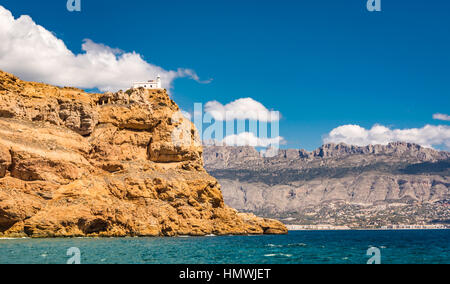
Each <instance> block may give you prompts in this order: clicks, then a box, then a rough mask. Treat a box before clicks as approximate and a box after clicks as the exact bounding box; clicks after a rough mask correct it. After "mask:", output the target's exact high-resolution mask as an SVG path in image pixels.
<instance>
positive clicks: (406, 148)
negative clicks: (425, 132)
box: [204, 143, 450, 227]
mask: <svg viewBox="0 0 450 284" xmlns="http://www.w3.org/2000/svg"><path fill="white" fill-rule="evenodd" d="M204 161H205V167H206V169H207V170H208V171H209V172H210V173H211V174H212V175H213V176H214V177H216V178H217V179H219V181H220V183H221V184H222V191H223V194H224V198H225V202H226V203H228V204H229V205H230V206H232V207H234V208H237V209H239V210H244V211H248V212H254V213H257V214H260V215H263V216H266V217H274V218H279V219H284V221H285V222H286V223H293V224H320V223H326V224H332V225H349V226H353V227H379V226H382V225H388V224H422V223H445V222H448V221H449V220H450V208H449V207H448V206H449V204H450V153H449V152H440V151H436V150H433V149H429V148H424V147H421V146H419V145H415V144H410V143H391V144H389V145H374V146H372V145H370V146H366V147H358V146H350V145H345V144H339V145H335V144H327V145H324V146H322V147H321V148H319V149H317V150H315V151H313V152H308V151H305V150H292V149H291V150H280V152H279V154H278V155H277V156H276V157H273V158H264V157H261V155H260V154H259V153H258V152H257V151H256V150H255V149H254V148H252V147H217V146H211V147H205V149H204Z"/></svg>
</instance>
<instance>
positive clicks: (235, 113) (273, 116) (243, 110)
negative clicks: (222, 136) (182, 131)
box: [205, 98, 280, 122]
mask: <svg viewBox="0 0 450 284" xmlns="http://www.w3.org/2000/svg"><path fill="white" fill-rule="evenodd" d="M205 112H206V113H209V114H210V115H211V116H212V117H213V118H214V119H215V120H218V121H230V120H246V119H249V120H259V121H262V122H273V121H279V120H280V113H279V112H278V111H269V110H268V109H267V108H266V107H265V106H264V105H263V104H261V103H260V102H258V101H255V100H254V99H252V98H242V99H238V100H235V101H233V102H231V103H229V104H226V105H223V104H221V103H219V102H217V101H211V102H208V103H206V104H205Z"/></svg>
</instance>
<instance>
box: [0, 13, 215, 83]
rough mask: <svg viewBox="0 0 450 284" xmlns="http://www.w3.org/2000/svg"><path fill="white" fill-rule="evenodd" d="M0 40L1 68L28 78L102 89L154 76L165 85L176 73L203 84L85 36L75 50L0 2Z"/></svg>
mask: <svg viewBox="0 0 450 284" xmlns="http://www.w3.org/2000/svg"><path fill="white" fill-rule="evenodd" d="M0 42H1V44H0V69H2V70H4V71H7V72H10V73H14V74H15V75H18V76H19V77H21V78H22V79H24V80H29V81H39V82H45V83H49V84H54V85H58V86H75V87H79V88H86V89H94V88H98V89H100V90H101V91H117V90H119V89H128V88H129V87H130V86H131V85H132V83H133V81H146V80H149V79H152V78H155V77H156V75H157V74H160V75H161V79H162V81H163V87H164V88H167V89H170V88H172V83H173V80H174V79H176V78H180V77H188V78H191V79H194V80H196V81H199V82H201V83H208V81H203V82H202V81H200V79H199V77H198V75H197V74H196V73H195V72H194V71H193V70H190V69H182V68H179V69H177V70H165V69H163V68H161V67H159V66H156V65H153V64H151V63H148V62H146V61H145V60H144V59H143V57H142V56H141V55H140V54H138V53H136V52H124V51H122V50H120V49H116V48H111V47H108V46H106V45H103V44H99V43H95V42H94V41H92V40H90V39H86V40H84V42H83V44H82V51H83V52H82V53H80V54H74V53H73V52H72V51H70V50H69V49H68V48H67V46H66V45H65V43H64V42H63V41H62V40H61V39H59V38H57V37H56V36H55V35H54V34H53V33H52V32H50V31H48V30H46V29H45V28H44V27H42V26H40V25H38V24H36V23H35V22H34V21H33V19H32V18H31V17H29V16H27V15H23V16H20V17H19V18H17V19H15V18H14V16H13V15H12V14H11V12H10V11H9V10H7V9H5V8H4V7H3V6H0Z"/></svg>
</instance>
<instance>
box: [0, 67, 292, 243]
mask: <svg viewBox="0 0 450 284" xmlns="http://www.w3.org/2000/svg"><path fill="white" fill-rule="evenodd" d="M284 233H287V230H286V227H285V226H284V225H283V224H281V223H280V222H278V221H274V220H268V219H262V218H258V217H256V216H254V215H251V214H242V213H239V212H237V211H236V210H234V209H232V208H230V207H228V206H226V205H225V204H224V202H223V198H222V193H221V191H220V185H219V184H218V183H217V181H216V180H215V179H214V178H213V177H211V176H210V175H209V174H208V173H207V172H206V171H205V170H204V169H203V161H202V147H201V143H200V140H199V138H198V134H197V132H196V130H195V128H194V126H193V125H192V123H191V122H190V121H189V120H187V119H185V118H184V117H183V116H182V115H181V113H180V112H179V108H178V106H177V105H176V104H175V103H174V102H173V101H172V100H171V99H170V98H169V96H168V95H167V94H166V92H165V91H158V90H143V89H140V90H137V89H135V90H129V91H127V92H125V93H124V92H118V93H114V94H113V93H105V94H87V93H85V92H83V91H81V90H78V89H74V88H57V87H54V86H49V85H45V84H39V83H30V82H24V81H21V80H20V79H18V78H17V77H15V76H13V75H10V74H7V73H4V72H1V71H0V236H3V237H24V236H29V237H75V236H102V237H110V236H116V237H123V236H177V235H193V236H203V235H208V234H216V235H224V234H284Z"/></svg>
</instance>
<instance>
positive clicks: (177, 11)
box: [0, 0, 450, 150]
mask: <svg viewBox="0 0 450 284" xmlns="http://www.w3.org/2000/svg"><path fill="white" fill-rule="evenodd" d="M381 1H382V9H383V11H382V12H377V13H370V12H368V11H367V9H366V0H352V1H335V0H320V1H318V0H303V1H292V0H279V1H266V0H257V1H256V0H240V1H237V0H227V1H223V0H214V1H206V0H191V1H185V0H184V1H183V0H157V1H155V0H152V1H137V0H128V1H106V0H102V1H100V0H97V1H90V0H81V2H82V11H81V12H80V13H76V12H73V13H70V12H68V11H67V10H66V1H65V0H57V1H55V0H52V1H28V0H1V1H0V5H2V6H4V7H5V8H6V9H8V10H10V11H11V12H12V13H13V15H14V16H15V17H18V16H20V15H23V14H26V15H30V16H31V17H32V19H33V21H34V22H36V23H37V24H39V25H42V26H43V27H45V29H47V30H49V31H52V32H53V33H54V35H55V36H56V37H58V38H59V39H61V40H63V41H64V43H65V44H66V46H67V47H68V48H69V49H70V50H71V51H73V52H74V53H82V52H83V51H82V50H81V43H82V41H83V40H84V39H86V38H88V39H91V40H93V41H95V42H97V43H102V44H104V45H107V46H110V47H113V48H120V49H121V50H124V51H126V52H132V51H135V52H137V53H139V54H141V55H142V56H143V57H144V59H145V60H146V61H147V62H150V63H152V64H155V65H157V66H161V67H162V68H164V69H167V70H176V69H177V68H180V67H181V68H189V69H192V70H195V72H196V73H197V74H198V76H199V77H200V79H201V80H207V79H210V78H212V79H213V81H212V82H211V83H209V84H202V83H198V82H196V81H194V80H189V79H187V78H181V79H177V80H175V81H174V85H173V86H174V88H173V90H172V96H173V98H174V100H175V101H176V102H177V103H178V104H179V105H180V107H181V108H182V109H184V110H187V111H193V104H194V103H195V102H203V103H206V102H208V101H213V100H217V101H219V102H221V103H223V104H227V103H230V102H232V101H234V100H237V99H240V98H246V97H251V98H253V99H254V100H256V101H258V102H260V103H262V104H263V105H264V106H265V107H266V108H268V109H270V110H276V111H279V112H280V113H281V115H282V119H281V121H280V135H281V136H283V137H284V138H285V140H286V141H287V144H286V145H284V147H290V148H306V149H309V150H311V149H314V148H317V147H318V146H320V145H321V144H322V143H323V138H324V137H325V135H326V134H328V133H329V132H330V131H331V130H333V129H334V128H336V127H338V126H342V125H347V124H355V125H360V126H361V127H364V128H366V129H370V128H371V127H372V126H373V125H375V124H381V125H384V126H386V127H388V128H391V129H405V128H407V129H408V128H421V127H424V126H425V125H427V124H430V125H444V126H445V127H448V125H449V121H443V120H434V119H433V117H432V116H433V114H436V113H442V114H449V113H450V84H449V82H450V80H449V79H450V78H449V75H450V71H449V66H450V2H448V1H437V0H435V1H432V0H431V1H430V0H412V1H403V0H381ZM6 71H8V70H6ZM445 130H448V129H447V128H446V129H445ZM445 139H446V138H444V141H447V140H445ZM437 147H438V148H439V146H437Z"/></svg>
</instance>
